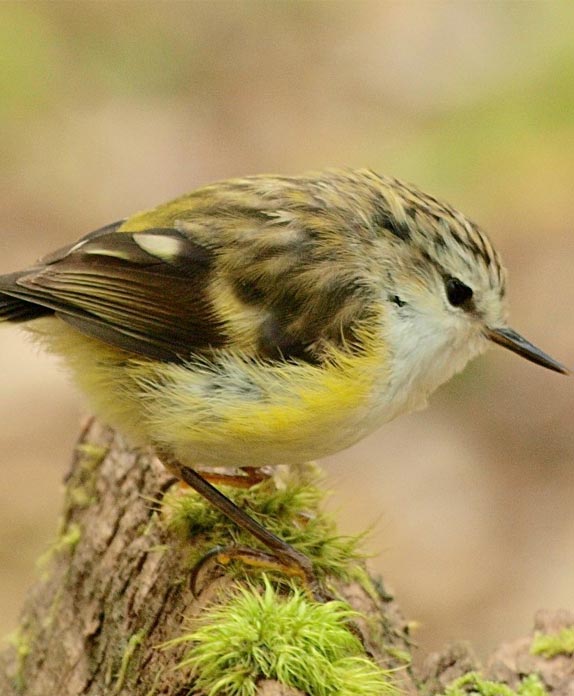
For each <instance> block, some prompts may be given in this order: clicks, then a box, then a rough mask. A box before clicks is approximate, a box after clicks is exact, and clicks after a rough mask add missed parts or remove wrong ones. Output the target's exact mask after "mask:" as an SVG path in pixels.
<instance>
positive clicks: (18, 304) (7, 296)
mask: <svg viewBox="0 0 574 696" xmlns="http://www.w3.org/2000/svg"><path fill="white" fill-rule="evenodd" d="M19 275H20V274H19V273H10V274H7V275H1V276H0V322H4V321H11V322H15V323H17V322H18V323H19V322H24V321H30V320H31V319H37V318H38V317H45V316H46V315H47V314H53V310H51V309H49V308H47V307H42V306H41V305H38V304H36V303H35V302H30V301H29V300H25V299H22V298H21V297H17V296H15V295H13V294H12V293H11V290H12V288H14V289H16V281H17V280H18V276H19ZM16 295H18V293H16Z"/></svg>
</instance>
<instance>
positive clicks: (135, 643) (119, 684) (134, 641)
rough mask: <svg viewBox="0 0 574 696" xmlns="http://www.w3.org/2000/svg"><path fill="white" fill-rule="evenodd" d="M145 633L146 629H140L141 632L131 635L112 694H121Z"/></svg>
mask: <svg viewBox="0 0 574 696" xmlns="http://www.w3.org/2000/svg"><path fill="white" fill-rule="evenodd" d="M145 635H146V634H145V631H139V633H134V635H133V636H131V637H130V639H129V640H128V642H127V644H126V647H125V650H124V652H123V654H122V661H121V664H120V669H119V671H118V674H117V677H116V683H115V685H114V689H113V691H112V694H119V693H120V692H121V690H122V689H123V688H124V685H125V681H126V677H127V674H128V670H129V668H130V663H131V661H132V659H133V656H134V653H135V651H136V650H137V649H138V648H139V646H140V645H141V644H142V643H143V640H144V638H145Z"/></svg>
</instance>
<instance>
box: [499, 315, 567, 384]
mask: <svg viewBox="0 0 574 696" xmlns="http://www.w3.org/2000/svg"><path fill="white" fill-rule="evenodd" d="M486 337H487V338H489V339H490V340H491V341H494V343H498V345H499V346H504V347H505V348H508V349H509V350H511V351H512V352H513V353H518V355H522V357H523V358H526V359H527V360H530V361H531V362H533V363H536V364H537V365H542V367H547V368H548V369H549V370H554V371H555V372H560V373H561V374H563V375H569V374H570V370H568V369H567V368H565V367H564V365H561V364H560V363H559V362H557V361H556V360H554V358H551V357H550V356H549V355H546V353H543V352H542V351H541V350H540V348H537V347H536V346H533V345H532V343H530V342H529V341H527V340H526V339H525V338H522V336H521V335H520V334H518V333H516V331H513V330H512V329H508V328H506V327H501V328H496V329H487V330H486Z"/></svg>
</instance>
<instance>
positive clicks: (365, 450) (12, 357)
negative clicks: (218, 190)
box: [0, 0, 574, 656]
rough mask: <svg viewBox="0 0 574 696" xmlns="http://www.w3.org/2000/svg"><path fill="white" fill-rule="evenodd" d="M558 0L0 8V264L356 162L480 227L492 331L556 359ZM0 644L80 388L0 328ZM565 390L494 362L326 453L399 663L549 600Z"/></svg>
mask: <svg viewBox="0 0 574 696" xmlns="http://www.w3.org/2000/svg"><path fill="white" fill-rule="evenodd" d="M572 26H574V4H573V3H570V2H554V3H542V2H538V3H536V2H533V3H524V2H516V3H510V2H497V3H487V2H475V3H468V2H433V3H429V2H426V0H420V1H418V2H417V1H416V0H411V1H410V2H382V1H377V2H360V1H354V2H334V1H331V2H298V1H295V0H290V1H289V2H286V1H285V2H271V1H269V2H255V1H252V2H215V1H212V2H146V1H144V0H140V2H137V3H129V2H105V1H102V0H99V1H98V2H73V3H70V2H59V1H58V0H52V1H51V2H49V3H45V2H44V3H35V2H9V1H8V2H7V1H4V2H2V3H0V123H1V128H0V153H1V155H0V177H1V182H2V183H1V186H0V218H1V223H0V224H1V226H0V230H1V231H0V272H7V271H10V270H15V269H16V268H18V267H20V266H22V265H26V264H29V263H30V262H31V261H33V260H34V259H36V258H37V257H38V256H41V255H42V254H44V253H45V252H47V251H49V250H51V249H53V248H55V247H57V246H59V245H64V244H66V243H68V242H70V241H72V240H74V239H75V238H76V237H79V236H80V235H83V234H85V233H87V232H89V231H91V230H93V229H95V228H98V227H100V226H102V225H104V224H106V223H108V222H110V221H114V220H116V219H118V218H120V217H123V216H125V215H126V214H129V213H131V212H134V211H136V210H138V209H142V208H146V207H150V206H152V205H154V204H156V203H159V202H162V201H164V200H166V199H169V198H170V197H173V196H176V195H178V194H180V193H183V192H185V191H187V190H190V189H192V188H194V187H196V186H199V185H201V184H203V183H207V182H210V181H213V180H216V179H220V178H227V177H230V176H235V175H243V174H251V173H261V172H277V173H299V172H301V171H304V170H306V169H318V168H322V167H325V166H336V165H341V166H368V167H372V168H374V169H376V170H377V171H380V172H381V173H386V174H392V175H395V176H398V177H401V178H404V179H406V180H408V181H412V182H415V183H416V184H418V185H419V186H420V187H421V188H423V189H424V190H428V191H429V192H431V193H434V194H435V195H437V196H438V197H440V198H444V199H446V200H448V201H450V202H451V203H453V204H454V205H455V206H456V207H458V208H460V209H461V210H462V211H464V212H465V213H466V214H467V215H468V216H469V217H471V218H472V219H474V220H476V221H478V222H479V223H480V224H481V225H482V226H483V227H484V228H486V229H487V230H489V231H490V234H491V236H492V238H493V239H494V240H495V242H496V245H497V246H498V247H499V248H500V250H501V252H502V253H503V256H504V258H505V261H506V264H507V266H508V267H509V269H510V280H511V282H510V301H511V305H512V317H513V318H512V321H513V326H514V327H515V328H516V329H518V330H519V331H520V332H522V333H524V335H525V336H527V337H528V338H530V339H531V340H532V341H533V342H534V343H536V344H539V345H540V346H541V347H542V348H543V349H545V350H546V351H548V352H549V353H550V354H551V355H553V356H555V357H556V358H557V359H559V360H561V361H563V362H564V363H566V364H570V365H574V317H573V313H572V307H573V306H574V280H573V273H574V234H573V231H574V198H573V194H572V191H573V181H574V40H573V34H572ZM0 365H2V384H1V391H0V455H1V457H0V633H1V634H4V633H6V632H8V631H10V630H11V629H13V628H14V627H15V626H16V623H17V615H18V608H19V606H20V604H21V602H22V601H23V598H24V596H25V593H26V589H27V587H28V586H29V585H30V584H31V583H32V582H34V578H35V576H36V574H37V570H36V569H35V560H36V559H37V557H38V556H39V554H40V553H41V552H42V551H43V550H45V548H46V546H47V544H48V543H49V542H50V540H51V539H52V538H53V536H54V533H55V530H56V526H57V519H58V511H59V509H60V505H61V492H62V476H63V473H64V470H65V467H66V466H67V462H68V460H69V457H70V451H71V448H72V447H73V444H74V441H75V438H76V436H77V433H78V428H79V426H78V422H79V418H80V416H81V414H82V400H81V397H80V396H78V395H77V394H76V393H75V391H74V390H73V388H72V387H71V386H70V385H69V384H68V382H67V381H66V378H65V375H64V374H63V373H62V371H61V370H60V368H59V367H58V365H57V364H56V363H55V362H54V361H52V360H50V359H48V358H47V357H46V356H44V355H41V354H39V352H38V351H37V350H36V349H35V347H34V346H32V345H31V344H30V343H29V342H28V341H27V339H26V338H25V337H24V336H23V335H22V334H21V333H20V332H18V331H17V330H16V329H14V328H12V329H10V328H5V329H2V333H1V340H0ZM573 409H574V381H573V380H572V379H570V380H568V379H565V378H564V377H560V376H558V375H555V374H553V373H550V372H546V371H544V370H542V369H541V368H539V367H536V366H534V365H531V364H529V363H526V362H525V361H522V360H520V359H519V358H517V357H516V356H513V355H511V354H510V353H507V352H506V351H503V350H501V349H493V350H492V351H491V352H490V353H488V355H487V356H485V357H482V358H481V359H479V360H478V361H477V362H475V363H474V364H472V365H471V366H470V368H469V369H467V370H466V371H465V373H464V374H463V375H461V376H459V377H458V378H456V379H455V380H453V381H452V382H451V383H450V384H448V385H447V386H446V387H445V388H443V389H442V390H440V392H439V393H437V394H436V395H435V397H434V398H433V399H432V402H431V407H430V408H429V409H428V410H427V411H425V412H422V413H417V414H414V415H412V416H408V417H403V418H401V419H399V420H397V421H396V422H394V423H392V424H390V425H388V426H386V427H384V428H383V429H382V430H381V431H380V432H378V433H377V434H375V435H373V436H371V437H370V438H369V439H367V440H365V441H364V442H362V443H361V444H359V445H358V446H356V447H354V448H353V449H352V450H349V451H347V452H344V453H342V454H340V455H338V456H336V457H333V458H331V459H330V460H329V461H327V462H326V469H327V475H328V485H329V487H330V488H332V489H333V491H334V493H333V495H332V496H331V499H330V503H329V505H330V506H331V507H332V509H333V510H334V511H336V514H337V516H338V519H339V521H340V527H341V531H342V532H345V533H354V532H358V531H361V530H363V529H364V528H365V527H366V526H368V525H374V526H373V531H372V533H371V536H370V539H369V543H368V546H369V549H370V550H371V551H372V552H373V554H374V557H373V559H372V565H373V567H375V568H376V569H377V570H379V571H380V572H381V573H383V575H384V578H385V580H386V581H387V582H388V583H389V585H390V586H391V587H392V588H393V590H394V591H395V592H396V594H397V596H398V598H399V601H400V603H401V605H402V607H403V609H404V611H405V613H406V614H407V616H408V617H409V618H411V619H413V620H416V621H418V622H419V624H420V627H419V629H418V632H417V634H416V636H417V639H418V642H419V644H420V645H421V646H422V647H423V648H424V649H430V648H437V647H439V646H440V645H441V644H443V643H444V641H446V640H449V639H454V638H463V639H469V640H471V641H472V642H473V643H474V645H475V646H476V648H477V650H478V652H479V653H480V654H481V655H483V656H484V655H486V654H487V652H488V651H489V650H490V649H491V648H493V647H494V645H495V644H496V643H497V642H498V641H500V640H501V639H503V638H505V637H506V638H511V637H516V636H519V635H520V634H523V633H524V632H525V631H527V630H528V629H529V627H530V625H531V619H532V614H533V612H534V611H535V610H536V609H538V608H540V607H548V608H558V607H562V606H563V607H569V608H570V609H573V608H574V592H573V588H574V505H573V504H572V501H573V499H574V466H573V458H574V432H573V428H572V414H573Z"/></svg>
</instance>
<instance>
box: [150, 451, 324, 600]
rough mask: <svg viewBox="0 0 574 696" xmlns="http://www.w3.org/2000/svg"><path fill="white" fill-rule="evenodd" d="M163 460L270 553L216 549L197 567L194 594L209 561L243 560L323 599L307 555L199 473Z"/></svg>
mask: <svg viewBox="0 0 574 696" xmlns="http://www.w3.org/2000/svg"><path fill="white" fill-rule="evenodd" d="M160 459H161V461H162V463H163V464H164V466H166V468H167V469H168V470H169V471H170V472H171V473H173V474H174V475H175V476H177V477H178V478H179V479H180V480H182V481H184V482H185V483H187V485H188V486H191V488H193V489H194V490H195V491H196V492H197V493H199V494H200V495H202V496H203V497H204V498H205V499H206V500H207V501H208V502H210V503H211V504H212V505H213V506H214V507H216V508H217V509H218V510H219V511H220V512H222V513H223V514H224V515H225V516H226V517H228V518H229V519H230V520H231V521H232V522H235V524H236V525H237V526H238V527H241V529H244V530H246V531H248V532H249V533H250V534H252V535H253V536H254V537H255V538H256V539H257V540H258V541H260V542H261V543H262V544H263V545H264V546H266V547H267V549H268V550H269V552H270V553H266V552H263V551H258V550H256V549H251V548H248V547H244V546H230V547H227V548H217V549H213V551H211V552H209V553H208V554H207V555H206V556H204V558H203V559H201V560H200V561H199V563H198V565H197V566H196V567H195V569H194V571H193V574H192V590H194V591H195V587H194V585H195V583H196V579H197V576H198V574H199V571H200V570H201V568H202V567H203V566H204V565H205V563H206V562H207V561H209V560H212V559H213V560H216V561H217V562H219V563H221V564H222V565H227V564H228V563H230V562H231V561H232V560H241V561H243V562H244V563H246V564H248V565H252V566H255V567H258V568H264V569H269V570H282V571H283V572H284V573H286V574H287V575H290V576H296V577H299V578H301V580H302V581H303V583H304V584H305V586H306V587H307V589H308V591H309V592H310V594H311V595H312V596H313V597H314V598H315V599H322V598H323V595H322V593H321V591H320V588H319V584H318V582H317V579H316V577H315V573H314V571H313V564H312V563H311V561H310V560H309V558H307V556H305V554H303V553H301V552H300V551H297V549H294V548H293V547H292V546H291V545H290V544H288V543H287V542H285V541H283V540H282V539H280V538H279V537H278V536H276V535H275V534H273V533H272V532H270V531H269V530H268V529H266V528H265V527H264V526H263V525H262V524H259V522H257V521H256V520H254V519H253V518H252V517H250V515H248V514H247V513H246V512H245V511H244V510H242V509H241V508H240V507H238V506H237V505H236V504H235V503H234V502H232V501H231V500H229V498H227V497H226V496H224V495H223V493H221V492H220V491H218V490H217V488H215V487H214V486H213V485H212V484H211V483H209V481H206V480H205V478H203V476H201V474H199V473H198V472H197V471H194V470H193V469H190V468H189V467H186V466H183V465H182V464H180V463H179V462H178V461H175V460H174V459H173V458H171V457H169V456H167V457H166V456H165V455H164V456H162V455H160Z"/></svg>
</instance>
